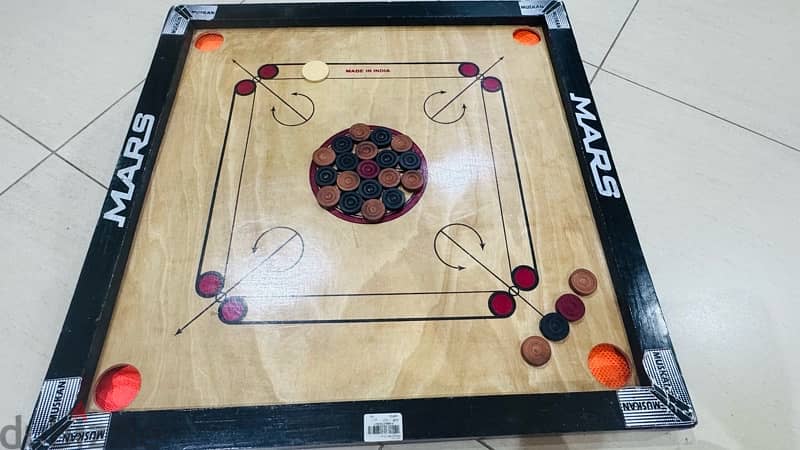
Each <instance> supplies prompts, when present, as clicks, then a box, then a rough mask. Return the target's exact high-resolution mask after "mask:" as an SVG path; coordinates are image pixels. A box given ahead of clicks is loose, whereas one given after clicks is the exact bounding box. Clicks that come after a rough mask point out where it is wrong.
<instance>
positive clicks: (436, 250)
mask: <svg viewBox="0 0 800 450" xmlns="http://www.w3.org/2000/svg"><path fill="white" fill-rule="evenodd" d="M450 227H465V228H467V229H469V230H470V231H472V232H473V233H474V234H475V236H477V237H478V241H479V242H480V246H481V251H483V249H484V247H486V242H484V241H483V236H481V234H480V233H478V230H476V229H475V228H473V227H472V226H470V225H467V224H465V223H451V224H448V225H445V226H443V227H442V228H440V229H439V231H437V232H436V235H435V236H434V237H433V252H434V254H436V258H438V259H439V261H441V263H442V264H444V265H445V266H447V267H449V268H451V269H455V270H464V269H466V267H464V266H462V265H453V264H450V263H448V262H447V261H445V260H444V258H442V255H441V254H439V248H438V247H437V245H436V244H437V242H438V240H439V236H442V235H444V236H445V237H446V238H447V239H449V240H451V241H453V243H455V244H456V245H458V243H456V241H455V239H453V237H452V236H450V235H449V234H447V233H446V232H445V230H447V229H448V228H450ZM458 247H459V248H461V249H463V247H462V246H461V245H458ZM467 254H468V255H469V253H467ZM469 256H472V255H469Z"/></svg>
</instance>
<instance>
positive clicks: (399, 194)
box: [381, 188, 406, 210]
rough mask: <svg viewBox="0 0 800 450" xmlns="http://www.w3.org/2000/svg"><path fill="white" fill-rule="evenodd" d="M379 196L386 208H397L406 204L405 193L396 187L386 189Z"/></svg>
mask: <svg viewBox="0 0 800 450" xmlns="http://www.w3.org/2000/svg"><path fill="white" fill-rule="evenodd" d="M381 198H382V199H383V204H384V206H386V209H392V210H397V209H400V208H402V207H403V205H405V204H406V195H405V194H403V191H401V190H400V189H397V188H391V189H386V190H385V191H383V196H382V197H381Z"/></svg>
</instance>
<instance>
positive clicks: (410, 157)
mask: <svg viewBox="0 0 800 450" xmlns="http://www.w3.org/2000/svg"><path fill="white" fill-rule="evenodd" d="M421 164H422V159H421V158H420V157H419V155H418V154H416V153H414V152H404V153H401V154H400V167H402V168H403V169H405V170H417V169H419V166H420V165H421Z"/></svg>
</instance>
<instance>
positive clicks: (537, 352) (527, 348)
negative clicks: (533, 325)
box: [520, 336, 552, 367]
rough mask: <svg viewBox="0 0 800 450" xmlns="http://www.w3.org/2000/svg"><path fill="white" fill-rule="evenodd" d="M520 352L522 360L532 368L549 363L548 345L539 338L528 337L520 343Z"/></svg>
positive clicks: (544, 340) (545, 340) (550, 353)
mask: <svg viewBox="0 0 800 450" xmlns="http://www.w3.org/2000/svg"><path fill="white" fill-rule="evenodd" d="M520 351H521V353H522V359H524V360H525V362H526V363H528V364H530V365H532V366H534V367H540V366H543V365H545V364H547V361H550V356H551V355H552V352H551V350H550V343H549V342H547V339H545V338H543V337H541V336H530V337H529V338H527V339H525V340H524V341H522V347H521V349H520Z"/></svg>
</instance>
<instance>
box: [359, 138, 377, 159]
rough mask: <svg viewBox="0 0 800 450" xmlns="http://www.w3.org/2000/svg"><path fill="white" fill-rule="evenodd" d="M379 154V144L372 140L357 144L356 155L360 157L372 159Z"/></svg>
mask: <svg viewBox="0 0 800 450" xmlns="http://www.w3.org/2000/svg"><path fill="white" fill-rule="evenodd" d="M377 154H378V146H377V145H375V144H373V143H372V142H369V141H365V142H359V143H358V144H356V156H358V158H359V159H372V158H374V157H375V155H377Z"/></svg>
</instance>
